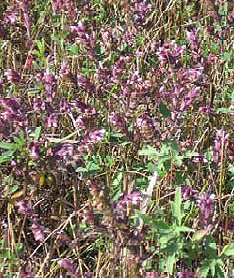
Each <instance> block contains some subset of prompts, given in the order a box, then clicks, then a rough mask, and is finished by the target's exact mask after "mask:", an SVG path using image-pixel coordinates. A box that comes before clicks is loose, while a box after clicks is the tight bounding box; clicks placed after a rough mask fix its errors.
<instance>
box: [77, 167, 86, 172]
mask: <svg viewBox="0 0 234 278" xmlns="http://www.w3.org/2000/svg"><path fill="white" fill-rule="evenodd" d="M75 172H87V168H84V167H78V168H76V171H75Z"/></svg>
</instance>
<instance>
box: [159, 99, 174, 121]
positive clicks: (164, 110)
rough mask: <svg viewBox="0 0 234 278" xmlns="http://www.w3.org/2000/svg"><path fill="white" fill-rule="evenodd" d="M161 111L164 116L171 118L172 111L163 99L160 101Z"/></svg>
mask: <svg viewBox="0 0 234 278" xmlns="http://www.w3.org/2000/svg"><path fill="white" fill-rule="evenodd" d="M159 112H160V113H161V114H162V115H163V116H164V118H171V111H170V110H169V109H168V108H167V106H166V105H165V104H164V103H163V102H162V101H160V103H159Z"/></svg>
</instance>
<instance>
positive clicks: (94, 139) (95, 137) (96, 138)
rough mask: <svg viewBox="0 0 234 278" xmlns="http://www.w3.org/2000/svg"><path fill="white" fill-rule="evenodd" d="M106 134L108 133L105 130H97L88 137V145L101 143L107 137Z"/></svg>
mask: <svg viewBox="0 0 234 278" xmlns="http://www.w3.org/2000/svg"><path fill="white" fill-rule="evenodd" d="M105 133H106V130H105V129H100V130H98V129H96V130H94V131H93V132H91V133H90V134H89V135H88V136H87V137H86V142H88V143H98V142H101V141H102V139H103V138H104V136H105Z"/></svg>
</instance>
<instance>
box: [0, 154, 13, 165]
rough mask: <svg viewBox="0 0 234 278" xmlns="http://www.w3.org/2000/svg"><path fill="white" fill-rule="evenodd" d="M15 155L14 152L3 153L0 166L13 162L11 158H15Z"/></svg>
mask: <svg viewBox="0 0 234 278" xmlns="http://www.w3.org/2000/svg"><path fill="white" fill-rule="evenodd" d="M13 154H14V151H6V152H3V153H2V155H1V156H0V164H1V163H4V162H6V161H9V160H11V157H12V156H13Z"/></svg>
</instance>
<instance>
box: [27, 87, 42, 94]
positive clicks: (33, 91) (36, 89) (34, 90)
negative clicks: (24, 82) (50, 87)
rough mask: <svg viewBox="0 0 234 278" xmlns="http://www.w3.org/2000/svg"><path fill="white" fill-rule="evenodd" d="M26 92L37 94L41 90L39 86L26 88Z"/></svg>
mask: <svg viewBox="0 0 234 278" xmlns="http://www.w3.org/2000/svg"><path fill="white" fill-rule="evenodd" d="M27 92H28V94H39V93H40V92H41V88H40V87H38V88H31V89H28V90H27Z"/></svg>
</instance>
